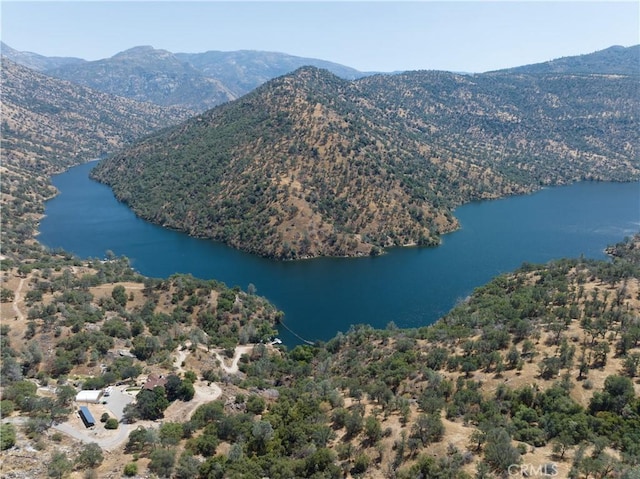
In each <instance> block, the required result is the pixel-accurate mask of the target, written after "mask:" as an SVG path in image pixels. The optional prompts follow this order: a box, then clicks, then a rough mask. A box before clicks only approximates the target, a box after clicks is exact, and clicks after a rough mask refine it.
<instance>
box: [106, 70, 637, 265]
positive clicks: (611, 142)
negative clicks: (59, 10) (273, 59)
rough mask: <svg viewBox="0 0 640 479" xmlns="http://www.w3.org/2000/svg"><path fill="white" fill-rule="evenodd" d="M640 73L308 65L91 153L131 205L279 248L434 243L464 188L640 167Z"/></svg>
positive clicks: (204, 231)
mask: <svg viewBox="0 0 640 479" xmlns="http://www.w3.org/2000/svg"><path fill="white" fill-rule="evenodd" d="M637 79H638V77H636V76H615V77H604V76H601V75H561V74H557V75H551V76H549V75H545V76H535V75H514V74H506V73H495V74H483V75H474V76H463V75H456V74H453V73H448V72H408V73H404V74H400V75H392V76H387V75H377V76H371V77H366V78H363V79H360V80H356V81H353V82H348V81H345V80H341V79H339V78H338V77H336V76H334V75H332V74H330V73H329V72H327V71H325V70H319V69H316V68H310V67H309V68H303V69H300V70H298V71H296V72H295V73H293V74H291V75H286V76H283V77H280V78H278V79H276V80H273V81H271V82H269V83H267V84H266V85H264V86H263V87H261V88H259V89H257V90H256V91H254V92H252V93H250V94H248V95H246V96H245V97H243V98H241V99H239V100H237V101H234V102H231V103H229V104H227V105H224V106H221V107H218V108H216V109H213V110H211V111H209V112H206V113H204V114H203V115H201V116H198V117H196V118H193V119H191V120H189V121H188V122H186V123H185V124H183V125H181V126H179V127H176V128H174V129H172V130H170V131H167V132H165V133H163V134H160V135H156V136H154V137H153V138H148V139H146V140H144V141H142V142H140V143H139V144H137V145H136V146H135V147H134V148H132V149H129V150H126V151H123V152H121V153H119V154H117V155H115V156H113V157H111V158H109V159H107V160H106V161H104V162H103V163H102V164H101V165H99V166H98V167H97V168H96V169H95V170H94V176H95V178H97V179H99V180H100V181H103V182H105V183H108V184H109V185H111V186H112V187H113V189H114V192H115V194H116V196H117V197H118V198H119V199H121V200H122V201H124V202H126V203H127V204H129V205H130V206H131V207H132V208H133V209H134V211H136V213H137V214H139V215H140V216H142V217H143V218H145V219H149V220H151V221H154V222H156V223H159V224H162V225H165V226H168V227H171V228H177V229H180V230H183V231H187V232H189V233H190V234H192V235H195V236H203V237H210V238H214V239H216V240H221V241H224V242H226V243H228V244H230V245H233V246H235V247H237V248H240V249H244V250H247V251H251V252H254V253H258V254H261V255H265V256H271V257H278V258H301V257H313V256H321V255H362V254H370V253H371V254H377V253H378V252H380V249H381V248H384V247H386V246H391V245H406V244H437V242H438V235H439V234H442V233H444V232H447V231H451V230H452V229H454V228H455V227H456V220H455V218H453V216H452V211H453V208H454V207H455V206H457V205H460V204H462V203H465V202H468V201H472V200H477V199H487V198H496V197H500V196H504V195H509V194H516V193H523V192H528V191H532V190H534V189H536V188H539V187H540V186H542V185H556V184H563V183H568V182H572V181H578V180H584V179H595V180H622V181H627V180H631V179H634V178H638V177H639V172H640V170H639V163H638V156H637V155H638V152H637V141H636V139H637V111H638V108H639V106H640V102H639V100H638V98H640V96H639V95H638V93H639V92H638V88H639V84H638V81H637Z"/></svg>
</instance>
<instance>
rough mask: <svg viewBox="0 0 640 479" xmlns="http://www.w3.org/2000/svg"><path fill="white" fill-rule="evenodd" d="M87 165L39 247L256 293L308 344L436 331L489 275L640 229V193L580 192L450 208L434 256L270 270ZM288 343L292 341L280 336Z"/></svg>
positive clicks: (588, 249)
mask: <svg viewBox="0 0 640 479" xmlns="http://www.w3.org/2000/svg"><path fill="white" fill-rule="evenodd" d="M94 165H95V163H87V164H84V165H80V166H77V167H75V168H72V169H70V170H69V171H67V172H65V173H63V174H61V175H57V176H55V177H54V178H53V179H52V181H53V184H54V186H56V188H57V189H58V190H59V192H60V193H59V195H58V196H56V197H55V198H54V199H52V200H50V201H49V202H47V203H46V205H45V214H46V217H45V218H44V219H43V220H42V222H41V225H40V235H39V237H38V239H39V241H40V242H41V243H42V244H43V245H45V246H47V247H50V248H63V249H64V250H67V251H70V252H72V253H74V254H76V255H78V256H79V257H81V258H103V257H104V256H105V254H106V252H107V251H112V252H113V253H115V254H116V255H118V256H121V255H123V256H127V257H128V258H130V260H131V264H132V266H133V267H134V268H135V269H136V270H137V271H139V272H140V273H142V274H144V275H146V276H152V277H167V276H170V275H172V274H174V273H190V274H192V275H193V276H196V277H199V278H204V279H217V280H220V281H224V282H225V283H227V284H228V285H230V286H234V285H238V286H240V287H241V288H242V289H245V290H246V289H247V286H248V285H249V284H250V283H252V284H254V285H255V286H256V288H257V292H258V294H260V295H262V296H266V297H267V298H268V299H269V300H271V301H272V302H273V303H274V304H275V305H276V306H277V307H278V308H280V309H282V310H283V311H284V312H285V319H284V321H285V324H286V325H287V326H288V327H289V328H291V329H292V330H293V331H295V332H296V333H297V334H298V335H300V337H302V338H305V339H307V340H311V341H315V340H327V339H330V338H331V337H333V336H334V335H335V334H336V333H337V332H338V331H346V330H348V329H349V327H350V325H352V324H360V323H367V324H371V325H372V326H374V327H377V328H384V327H385V326H386V325H387V324H389V323H390V322H393V323H395V324H396V325H397V326H399V327H417V326H423V325H427V324H431V323H433V322H434V321H435V320H437V319H438V318H439V317H441V316H442V315H443V314H444V313H446V312H447V311H448V310H449V309H450V308H451V307H452V306H453V305H454V304H455V303H456V302H457V301H460V300H462V299H463V298H465V297H466V296H467V295H469V294H470V293H471V291H472V290H473V288H475V287H477V286H480V285H482V284H484V283H486V282H487V281H489V280H490V279H491V278H492V277H494V276H496V275H498V274H500V273H503V272H507V271H511V270H513V269H515V268H517V267H518V266H520V265H521V264H522V263H523V262H531V263H540V262H547V261H549V260H551V259H556V258H562V257H578V256H580V255H584V256H585V257H588V258H596V259H603V258H605V254H604V252H603V250H604V248H605V247H606V246H607V245H609V244H612V243H616V242H618V241H621V240H622V239H623V238H624V236H627V235H631V234H633V233H635V232H637V231H639V230H640V184H639V183H594V182H584V183H578V184H574V185H571V186H564V187H555V188H548V189H544V190H542V191H539V192H537V193H535V194H532V195H527V196H518V197H510V198H505V199H502V200H496V201H487V202H481V203H472V204H468V205H465V206H462V207H460V208H458V209H457V210H456V211H455V215H456V217H457V218H458V219H459V220H460V223H461V229H460V230H458V231H456V232H454V233H451V234H448V235H445V236H444V237H443V242H442V245H441V246H439V247H437V248H394V249H392V250H389V251H387V254H385V255H382V256H379V257H376V258H358V259H344V258H318V259H313V260H305V261H295V262H278V261H274V260H269V259H265V258H260V257H257V256H253V255H250V254H247V253H243V252H240V251H237V250H234V249H232V248H230V247H227V246H225V245H223V244H220V243H216V242H213V241H209V240H203V239H196V238H191V237H189V236H188V235H186V234H183V233H179V232H176V231H171V230H167V229H164V228H162V227H160V226H156V225H152V224H150V223H147V222H145V221H143V220H141V219H139V218H137V217H136V216H135V215H134V214H133V212H131V211H130V210H129V209H128V208H127V207H126V206H125V205H124V204H121V203H119V202H118V201H117V200H116V199H115V198H114V196H113V194H112V192H111V190H110V189H109V188H108V187H106V186H104V185H102V184H99V183H97V182H95V181H92V180H91V179H89V177H88V174H89V171H90V170H91V168H92V167H93V166H94ZM281 334H282V338H283V340H284V341H285V343H287V344H290V345H293V344H296V343H298V342H299V340H298V339H296V338H295V337H293V336H292V335H290V333H288V332H287V331H286V330H281Z"/></svg>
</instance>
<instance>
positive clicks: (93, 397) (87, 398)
mask: <svg viewBox="0 0 640 479" xmlns="http://www.w3.org/2000/svg"><path fill="white" fill-rule="evenodd" d="M101 397H102V389H98V390H97V391H93V390H88V389H83V390H82V391H80V392H79V393H78V394H76V402H86V403H91V404H98V403H99V402H100V398H101Z"/></svg>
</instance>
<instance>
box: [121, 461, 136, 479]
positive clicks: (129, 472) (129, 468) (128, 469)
mask: <svg viewBox="0 0 640 479" xmlns="http://www.w3.org/2000/svg"><path fill="white" fill-rule="evenodd" d="M123 472H124V475H125V476H127V477H131V476H135V475H136V474H138V465H137V464H136V463H135V462H130V463H129V464H127V465H126V466H124V471H123Z"/></svg>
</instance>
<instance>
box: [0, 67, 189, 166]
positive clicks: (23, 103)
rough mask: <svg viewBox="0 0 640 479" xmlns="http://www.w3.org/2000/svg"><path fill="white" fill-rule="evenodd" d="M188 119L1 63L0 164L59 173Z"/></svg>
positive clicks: (182, 114) (180, 111)
mask: <svg viewBox="0 0 640 479" xmlns="http://www.w3.org/2000/svg"><path fill="white" fill-rule="evenodd" d="M189 116H190V112H188V111H187V110H184V109H180V108H163V107H159V106H157V105H151V104H148V103H138V102H135V101H132V100H129V99H126V98H122V97H116V96H112V95H108V94H106V93H100V92H97V91H95V90H90V89H88V88H85V87H81V86H78V85H76V84H74V83H70V82H67V81H63V80H58V79H56V78H52V77H49V76H46V75H43V74H42V73H38V72H36V71H34V70H31V69H29V68H26V67H24V66H21V65H18V64H16V63H14V62H12V61H10V60H7V59H6V58H3V59H2V156H3V163H4V165H5V166H11V167H21V168H28V169H30V170H33V171H34V172H37V173H40V174H42V173H51V172H53V171H58V172H60V171H62V170H63V169H64V168H66V167H69V166H71V165H74V164H77V163H79V162H82V161H87V160H89V159H92V158H98V157H100V156H104V155H106V154H107V153H112V152H114V151H116V150H117V149H118V148H121V147H123V146H124V145H127V144H130V143H132V142H133V140H135V139H138V138H140V137H141V136H144V135H145V134H147V133H149V132H151V131H153V130H157V129H159V128H162V127H165V126H169V125H173V124H176V123H178V122H180V121H184V120H185V119H187V118H188V117H189Z"/></svg>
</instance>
